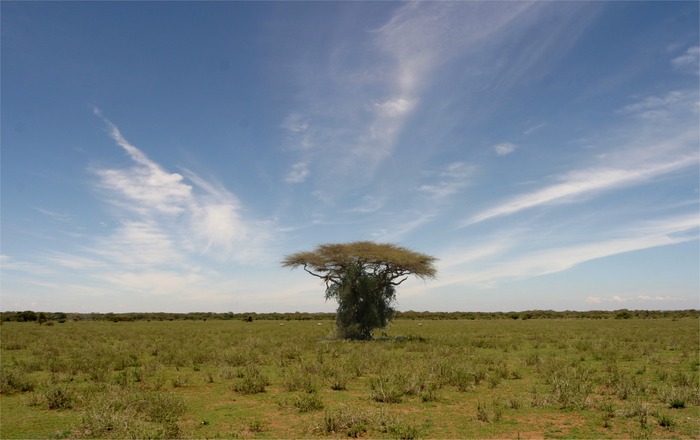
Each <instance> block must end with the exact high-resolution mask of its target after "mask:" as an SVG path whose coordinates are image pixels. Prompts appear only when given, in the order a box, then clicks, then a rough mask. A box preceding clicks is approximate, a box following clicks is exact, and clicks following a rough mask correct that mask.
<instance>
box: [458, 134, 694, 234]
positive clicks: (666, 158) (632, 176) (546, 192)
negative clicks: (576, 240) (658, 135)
mask: <svg viewBox="0 0 700 440" xmlns="http://www.w3.org/2000/svg"><path fill="white" fill-rule="evenodd" d="M696 139H697V134H696V133H695V132H694V131H693V130H689V131H686V132H682V133H680V134H678V135H676V137H674V138H670V139H664V140H663V141H661V142H659V143H657V144H652V145H647V146H645V147H639V146H637V145H635V148H634V149H632V150H631V151H630V152H629V153H630V154H634V156H629V155H626V154H617V155H616V156H608V157H605V159H606V160H608V161H610V160H615V161H616V162H620V163H619V164H618V165H609V166H597V167H592V168H587V169H582V170H574V171H571V172H569V173H567V174H565V175H563V176H561V177H560V178H559V179H558V180H559V182H558V183H555V184H552V185H549V186H546V187H544V188H542V189H539V190H536V191H534V192H531V193H526V194H521V195H517V196H515V197H513V198H511V200H509V201H507V202H504V203H501V204H500V205H497V206H495V207H493V208H489V209H486V210H484V211H482V212H479V213H477V214H475V215H473V216H471V217H470V218H468V219H467V220H466V221H465V222H464V223H463V226H467V225H471V224H475V223H479V222H482V221H484V220H488V219H491V218H494V217H499V216H506V215H511V214H515V213H517V212H520V211H523V210H526V209H531V208H534V207H538V206H543V205H550V204H554V203H562V202H569V201H571V200H572V199H574V198H577V197H579V198H580V197H583V196H589V195H591V194H594V193H598V192H604V191H611V190H614V189H618V188H620V187H625V186H629V185H638V184H641V183H646V182H649V181H651V180H652V179H654V178H656V177H659V176H662V175H665V174H669V173H673V172H676V171H679V170H682V169H684V168H688V167H691V166H694V165H697V164H698V153H697V151H692V150H691V149H689V148H688V146H689V145H693V143H694V142H697V140H696ZM674 150H679V151H674ZM624 151H625V150H622V149H621V150H620V153H622V152H624ZM635 156H637V157H635ZM625 162H626V163H625Z"/></svg>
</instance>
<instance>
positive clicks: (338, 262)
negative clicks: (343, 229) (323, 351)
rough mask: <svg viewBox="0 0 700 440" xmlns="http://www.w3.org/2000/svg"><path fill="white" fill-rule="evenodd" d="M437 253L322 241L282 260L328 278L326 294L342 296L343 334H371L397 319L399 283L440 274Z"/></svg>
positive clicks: (340, 328)
mask: <svg viewBox="0 0 700 440" xmlns="http://www.w3.org/2000/svg"><path fill="white" fill-rule="evenodd" d="M435 261H436V258H434V257H431V256H429V255H425V254H421V253H419V252H415V251H412V250H410V249H407V248H404V247H401V246H397V245H395V244H387V243H374V242H371V241H356V242H352V243H341V244H322V245H319V246H317V247H316V249H315V250H313V251H307V252H297V253H295V254H291V255H288V256H286V257H285V258H284V259H283V260H282V266H283V267H290V268H296V267H300V266H301V267H303V268H304V270H305V271H306V272H308V273H309V274H311V275H313V276H315V277H318V278H321V279H322V280H323V281H324V282H325V283H326V299H336V300H337V301H338V311H337V314H336V326H337V329H338V332H339V335H340V336H341V337H344V338H351V339H370V338H371V337H372V331H373V330H374V329H375V328H383V327H385V326H386V324H387V323H388V321H389V320H391V318H393V316H394V313H395V310H394V309H393V308H392V307H391V304H392V302H393V301H394V300H395V299H396V289H395V287H396V286H398V285H399V284H401V283H403V282H404V281H406V279H408V277H409V276H410V275H414V276H416V277H418V278H421V279H427V278H435V276H436V274H437V270H436V269H435V266H434V263H435Z"/></svg>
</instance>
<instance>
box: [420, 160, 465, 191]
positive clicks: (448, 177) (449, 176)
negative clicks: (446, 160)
mask: <svg viewBox="0 0 700 440" xmlns="http://www.w3.org/2000/svg"><path fill="white" fill-rule="evenodd" d="M475 170H476V167H475V166H474V165H470V164H467V163H466V162H452V163H450V164H448V165H447V166H445V167H444V168H443V169H442V170H440V171H439V172H438V173H437V176H436V177H437V179H436V181H435V182H432V183H427V184H423V185H421V186H419V187H418V190H419V191H421V192H423V193H426V194H428V195H429V196H430V198H431V199H432V201H441V200H443V199H445V198H447V197H449V196H451V195H453V194H456V193H458V192H459V191H461V190H463V189H464V188H466V187H467V186H468V185H469V183H470V182H471V178H472V177H473V175H474V173H475Z"/></svg>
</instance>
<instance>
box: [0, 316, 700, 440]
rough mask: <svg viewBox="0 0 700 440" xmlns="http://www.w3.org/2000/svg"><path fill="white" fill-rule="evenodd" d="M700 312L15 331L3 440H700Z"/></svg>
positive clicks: (1, 399) (5, 351)
mask: <svg viewBox="0 0 700 440" xmlns="http://www.w3.org/2000/svg"><path fill="white" fill-rule="evenodd" d="M698 324H699V322H698V319H697V318H679V319H619V320H616V319H529V320H518V319H513V320H510V319H502V320H449V321H428V320H426V321H418V320H405V319H398V320H396V321H394V322H393V323H392V325H391V327H390V328H389V329H388V331H387V334H386V336H385V337H382V338H379V339H377V340H374V341H366V342H350V341H339V340H334V339H332V337H331V336H332V333H333V323H332V321H328V320H323V321H294V320H290V321H263V320H255V321H253V322H243V321H242V320H236V321H233V320H229V321H222V320H207V321H152V322H149V321H136V322H107V321H79V322H74V321H67V322H65V323H60V324H58V323H56V324H54V325H38V324H36V323H29V322H27V323H24V322H4V323H3V324H2V326H0V336H1V342H2V345H1V351H0V354H1V357H0V360H1V367H2V368H1V370H0V438H3V439H11V438H175V437H180V438H300V437H304V438H309V437H311V438H324V437H327V438H347V437H361V438H513V439H517V438H694V439H697V438H700V383H699V381H700V373H699V368H700V357H699V356H700V354H699V350H700V332H699V325H698Z"/></svg>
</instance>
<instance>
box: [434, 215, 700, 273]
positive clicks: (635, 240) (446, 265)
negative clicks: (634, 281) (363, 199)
mask: <svg viewBox="0 0 700 440" xmlns="http://www.w3.org/2000/svg"><path fill="white" fill-rule="evenodd" d="M699 228H700V217H698V216H697V214H696V213H693V214H688V215H683V216H678V217H670V218H666V219H659V220H656V221H653V222H641V223H638V224H635V225H630V226H629V227H628V228H627V229H622V230H618V231H611V232H610V234H614V235H617V236H618V237H616V238H608V239H604V238H599V239H596V240H591V241H590V242H587V243H582V244H577V245H571V246H562V247H553V248H547V249H541V250H527V246H524V248H525V250H524V251H523V250H522V249H520V252H519V253H518V256H517V257H512V258H508V254H507V253H512V254H515V253H516V252H515V249H516V245H517V244H518V243H520V244H523V243H528V242H530V241H531V240H530V239H529V238H528V236H529V235H531V232H528V231H524V232H523V233H522V234H521V236H520V237H518V236H513V235H510V236H508V237H505V238H501V239H500V241H499V240H494V242H493V243H491V244H486V245H483V246H481V247H477V248H475V249H473V250H472V251H467V252H465V254H464V255H463V256H462V257H460V256H459V254H458V253H457V251H456V250H455V249H452V250H451V251H449V252H448V253H447V254H446V256H441V255H439V258H440V261H441V264H442V265H443V267H442V269H443V270H442V271H441V272H442V275H441V277H440V279H439V280H438V282H437V283H431V286H433V287H439V286H441V285H452V284H458V285H475V286H481V287H492V286H493V285H495V284H497V283H498V282H500V281H508V280H514V279H523V278H530V277H535V276H541V275H547V274H552V273H557V272H563V271H566V270H568V269H571V268H573V267H575V266H577V265H579V264H581V263H584V262H587V261H591V260H597V259H600V258H605V257H609V256H612V255H618V254H623V253H627V252H633V251H638V250H643V249H649V248H654V247H660V246H669V245H674V244H679V243H685V242H688V241H694V240H697V239H698V237H699V236H700V234H699V232H700V231H699ZM472 252H473V253H474V254H473V255H472ZM477 257H478V259H479V260H483V259H487V261H478V262H479V263H481V266H483V267H481V266H480V265H476V266H474V265H472V263H476V262H477ZM487 257H493V258H497V261H498V263H497V264H491V263H489V261H492V260H488V258H487ZM451 258H454V259H455V261H454V262H452V263H450V259H451Z"/></svg>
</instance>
